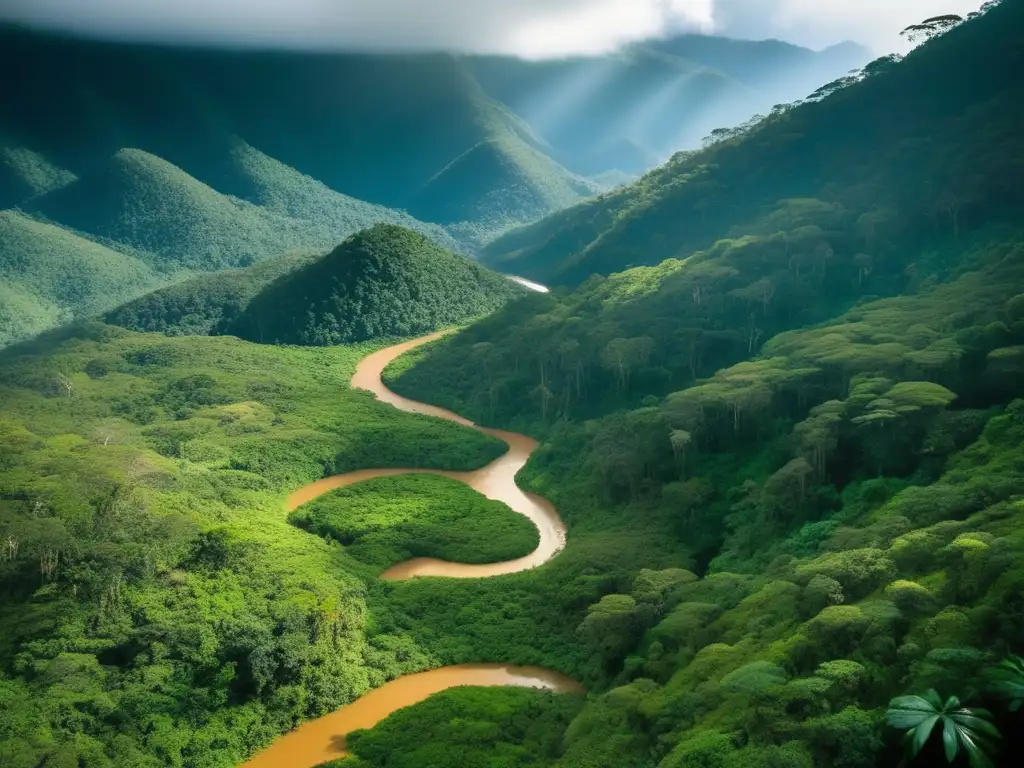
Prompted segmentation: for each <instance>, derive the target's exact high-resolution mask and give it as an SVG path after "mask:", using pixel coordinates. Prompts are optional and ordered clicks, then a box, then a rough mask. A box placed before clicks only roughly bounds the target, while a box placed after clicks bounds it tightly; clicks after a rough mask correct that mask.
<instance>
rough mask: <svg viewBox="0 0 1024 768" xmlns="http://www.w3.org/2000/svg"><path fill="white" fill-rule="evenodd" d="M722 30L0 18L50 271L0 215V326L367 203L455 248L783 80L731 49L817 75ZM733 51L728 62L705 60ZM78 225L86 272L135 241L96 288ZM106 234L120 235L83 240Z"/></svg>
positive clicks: (322, 230)
mask: <svg viewBox="0 0 1024 768" xmlns="http://www.w3.org/2000/svg"><path fill="white" fill-rule="evenodd" d="M697 43H699V45H697ZM665 45H668V43H666V44H665ZM778 45H780V46H782V44H778ZM701 46H704V47H706V49H707V50H706V51H705V50H704V48H702V47H701ZM726 47H727V48H728V49H729V50H733V49H735V50H734V53H730V54H728V55H724V56H723V55H722V53H721V51H719V50H718V49H717V48H716V46H715V44H714V43H710V42H708V41H702V39H701V38H693V39H692V40H690V41H689V42H686V41H685V40H683V39H680V40H678V41H676V44H675V47H674V48H673V50H672V51H669V50H667V49H666V50H654V48H653V47H651V46H646V47H645V46H638V47H637V48H636V49H635V50H629V51H624V52H622V53H621V54H617V55H614V56H607V57H592V58H583V59H575V60H569V61H561V62H525V61H519V60H516V59H510V58H503V57H499V58H489V57H456V56H451V55H440V54H438V55H422V56H368V55H312V54H309V55H305V54H289V53H265V52H240V51H219V52H218V51H206V50H193V49H177V48H161V47H150V46H131V45H119V44H109V43H100V42H95V41H87V40H78V39H72V38H65V37H60V36H54V35H48V34H42V33H37V32H31V31H26V30H23V29H19V28H14V27H9V26H8V27H3V26H0V68H2V69H3V70H4V71H8V72H15V71H17V72H19V73H20V74H19V76H18V77H17V78H12V79H11V82H10V83H8V84H7V87H6V88H5V91H4V98H3V100H2V102H0V209H14V208H17V209H19V213H18V214H17V215H19V216H27V217H30V218H31V219H32V221H31V222H27V220H25V219H19V223H20V224H22V225H23V226H22V227H21V228H24V227H26V226H30V227H31V228H32V229H33V231H34V233H35V234H34V242H35V246H37V247H33V249H32V250H31V251H30V252H31V253H32V254H33V256H32V258H33V260H34V261H35V262H36V263H34V264H33V265H32V270H33V271H34V272H36V273H39V274H44V275H45V274H51V273H52V274H51V277H48V278H47V279H46V280H43V281H35V282H34V283H33V285H31V286H29V285H26V281H25V280H23V279H19V277H18V275H17V274H15V272H16V270H15V269H14V268H13V267H12V263H13V262H12V260H13V259H15V255H14V254H15V253H17V252H18V250H19V249H20V248H22V244H23V241H24V237H23V236H22V235H21V234H19V233H15V232H13V230H12V229H11V228H10V227H7V228H4V229H3V230H2V231H0V294H2V295H3V296H4V297H5V298H4V300H3V302H2V305H0V345H2V344H5V343H9V342H10V341H12V340H15V339H18V338H23V337H24V336H26V335H28V334H31V333H32V332H35V331H38V330H41V329H43V328H47V327H52V326H53V325H54V324H56V323H58V322H60V321H63V320H67V319H69V318H75V317H84V316H88V314H90V313H93V312H95V311H97V310H106V309H110V308H111V307H113V306H116V305H117V304H119V303H122V302H124V301H127V300H130V299H133V298H135V297H136V296H138V295H139V294H141V293H143V292H144V291H145V290H146V289H147V288H150V287H154V286H159V285H161V284H168V283H174V282H178V281H180V280H182V279H187V278H188V277H189V276H190V274H191V273H192V272H206V271H213V270H218V269H223V268H228V267H239V266H245V265H247V264H250V263H254V262H257V261H261V260H263V259H264V258H269V257H275V256H279V255H281V254H282V253H284V252H285V251H288V250H291V249H296V248H298V249H305V248H319V249H324V248H328V247H331V246H333V245H335V244H337V243H338V242H340V241H341V240H343V239H344V238H345V237H347V236H349V235H351V234H353V233H354V232H357V231H359V230H361V229H364V228H366V227H368V226H372V225H373V224H376V223H381V222H384V223H394V224H399V225H401V226H405V227H409V228H411V229H414V230H416V231H419V232H422V233H423V234H425V235H427V236H428V237H430V238H431V239H433V240H434V241H435V242H437V243H438V244H440V245H442V246H444V247H447V248H454V249H456V250H461V251H466V250H469V249H472V248H473V247H475V246H476V245H479V244H481V243H483V242H485V241H486V240H488V239H490V238H491V237H493V236H494V235H495V234H497V233H500V232H502V231H504V230H506V229H508V228H509V227H510V226H513V225H515V224H521V223H524V222H529V221H533V220H536V219H538V218H540V217H542V216H544V215H546V214H549V213H551V212H552V211H555V210H559V209H561V208H564V207H566V206H569V205H572V204H574V203H576V202H579V201H580V200H581V199H584V198H586V197H589V196H590V195H592V194H595V193H596V192H599V191H600V190H601V189H604V188H606V187H607V186H608V184H609V179H611V180H612V183H617V182H618V181H619V180H621V179H622V178H623V177H625V178H629V176H628V175H625V176H624V174H632V173H637V172H640V171H643V170H644V169H646V168H648V167H650V166H651V165H652V164H653V163H654V162H656V161H657V160H658V159H659V158H660V157H663V156H666V155H667V154H668V153H670V152H671V151H672V150H673V149H675V148H676V147H678V146H681V145H683V144H686V143H692V142H693V141H695V140H697V139H699V137H700V136H702V135H704V133H706V132H707V131H708V130H710V129H711V128H712V127H715V126H716V125H720V124H725V123H728V122H729V121H730V120H732V119H734V118H736V117H744V116H746V115H749V114H750V113H752V112H754V111H756V110H758V109H763V108H766V107H767V106H768V105H769V104H770V103H772V101H771V98H772V97H773V96H774V92H773V88H774V87H775V86H774V85H772V84H770V83H767V82H765V81H763V80H762V81H759V82H755V81H752V80H750V79H749V78H748V77H747V75H746V74H745V73H744V71H743V70H744V66H745V65H742V64H741V63H740V62H741V61H744V60H748V59H749V60H763V62H764V64H765V66H764V67H763V68H762V71H763V72H769V71H777V72H778V73H779V75H780V77H781V76H782V75H783V74H785V75H786V77H785V78H784V79H783V80H782V82H783V83H788V84H789V85H787V86H784V87H785V88H786V93H787V97H792V96H795V95H800V94H802V93H803V92H804V91H805V90H806V89H807V88H810V87H811V86H809V85H807V86H805V82H806V81H804V80H802V79H800V78H795V79H794V76H793V72H792V68H788V69H785V68H780V67H778V66H776V63H777V62H776V59H778V56H777V54H776V53H770V52H769V51H768V50H762V44H755V43H746V42H739V41H732V42H731V43H729V44H728V45H727V46H726ZM769 47H770V48H772V49H774V44H773V46H769ZM783 47H784V48H786V49H787V50H788V49H789V48H791V46H788V47H787V46H783ZM676 49H678V50H676ZM859 50H860V49H857V48H856V47H854V48H853V49H852V50H850V51H848V55H844V56H839V57H836V56H835V55H833V54H832V53H830V52H828V51H826V52H823V53H821V54H815V53H813V52H811V51H807V50H805V49H796V48H794V49H793V51H792V52H790V54H791V56H795V57H796V58H801V57H802V58H801V61H800V64H799V65H798V66H797V67H796V68H797V69H798V70H799V71H800V72H801V73H802V74H801V77H802V76H806V77H807V78H808V79H809V80H813V81H815V82H823V81H824V80H825V79H827V78H829V77H832V76H834V75H835V74H838V73H839V72H841V71H845V68H847V67H848V65H849V64H850V62H853V61H855V60H858V59H862V58H863V56H862V55H860V53H859ZM794 52H799V53H798V54H797V53H794ZM690 53H693V56H692V57H691V58H687V56H688V55H689V54H690ZM705 54H706V56H705ZM701 56H705V58H706V59H707V60H708V61H709V62H710V61H714V62H716V63H715V64H713V65H711V66H708V64H707V62H705V61H704V60H703V59H702V58H701ZM732 59H735V60H736V62H737V67H736V73H737V76H736V77H735V78H734V77H732V76H729V75H726V74H723V73H722V72H721V71H719V70H718V69H714V67H717V66H719V65H720V64H721V65H723V66H724V64H723V62H726V61H729V60H732ZM773 82H774V81H773ZM780 87H783V86H780ZM581 88H582V90H581ZM573 93H574V94H576V95H575V96H573V97H572V98H570V95H571V94H573ZM570 103H571V104H572V105H573V106H572V108H571V109H569V110H568V111H566V107H567V106H568V105H569V104H570ZM552 105H554V107H555V110H554V111H552V108H551V107H552ZM694 115H697V116H698V117H693V116H694ZM613 116H618V117H617V118H616V119H612V118H613ZM622 116H629V117H630V119H629V120H628V121H627V122H623V121H622V120H621V119H619V118H621V117H622ZM68 124H73V125H74V126H75V130H74V131H68V130H66V126H67V125H68ZM638 126H639V127H638ZM641 128H642V130H641ZM569 169H571V170H569ZM580 174H596V175H597V176H595V178H593V179H590V178H585V177H584V175H580ZM402 211H408V212H409V213H408V214H406V213H404V212H402ZM414 217H415V218H414ZM425 222H430V223H425ZM47 238H49V239H50V243H49V244H47ZM72 239H74V240H75V242H76V243H79V244H80V245H81V248H80V249H79V250H82V249H84V250H86V251H88V252H89V253H90V254H93V259H94V261H93V262H92V263H90V261H89V259H88V258H85V257H77V258H78V261H79V262H80V263H81V264H83V265H84V264H90V266H89V267H88V268H86V267H85V266H83V267H82V270H81V274H82V275H83V279H86V280H95V278H93V277H90V276H86V275H85V274H84V273H85V272H87V271H88V272H96V273H99V272H102V271H103V268H104V263H105V262H109V261H110V260H111V259H113V258H118V259H121V260H124V261H126V265H127V268H126V278H125V279H123V280H121V281H119V282H105V283H101V285H102V289H103V290H102V291H101V296H102V298H101V299H100V300H99V301H98V302H97V301H90V300H86V299H85V298H75V297H69V296H67V295H66V292H64V293H62V292H60V291H57V290H56V289H54V288H53V287H52V286H51V285H50V283H52V282H53V280H54V279H55V278H54V277H53V275H55V274H56V273H57V272H59V271H60V270H61V269H63V268H62V267H59V266H57V265H56V264H55V262H58V261H59V260H60V258H61V257H60V256H59V254H61V253H64V252H66V250H67V242H68V241H69V240H72ZM82 240H87V241H92V243H91V244H88V245H86V244H83V243H81V241H82ZM109 251H112V252H113V253H114V254H120V255H117V256H114V255H109V254H108V255H106V256H105V257H104V259H99V260H98V261H95V259H96V258H97V257H96V256H95V255H96V254H99V253H104V254H107V252H109ZM23 258H25V252H24V251H23V252H22V253H21V254H20V255H18V256H17V259H19V260H21V259H23ZM83 258H85V260H84V261H83V260H82V259H83ZM127 275H131V276H133V277H131V279H129V278H128V277H127Z"/></svg>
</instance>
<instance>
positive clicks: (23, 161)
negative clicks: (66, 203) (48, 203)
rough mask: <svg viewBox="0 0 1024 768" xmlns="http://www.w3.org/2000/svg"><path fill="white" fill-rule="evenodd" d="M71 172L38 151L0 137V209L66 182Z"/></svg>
mask: <svg viewBox="0 0 1024 768" xmlns="http://www.w3.org/2000/svg"><path fill="white" fill-rule="evenodd" d="M74 180H75V174H73V173H71V171H68V170H65V169H64V168H58V167H57V166H56V165H54V164H53V163H51V162H50V161H48V160H47V159H46V158H45V157H44V156H43V155H41V154H39V153H38V152H33V151H32V150H31V149H28V148H26V147H19V146H10V145H6V144H5V142H3V140H2V139H0V209H3V208H9V207H11V206H14V205H16V204H18V203H20V202H22V201H24V200H29V199H31V198H33V197H35V196H37V195H42V194H45V193H46V192H50V191H52V190H54V189H59V188H60V187H63V186H66V185H67V184H70V183H71V182H72V181H74Z"/></svg>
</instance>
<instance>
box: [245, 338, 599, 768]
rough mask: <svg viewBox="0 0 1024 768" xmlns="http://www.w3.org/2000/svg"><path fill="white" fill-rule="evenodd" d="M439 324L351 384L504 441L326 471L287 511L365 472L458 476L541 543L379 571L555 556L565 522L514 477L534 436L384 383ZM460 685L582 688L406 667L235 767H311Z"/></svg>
mask: <svg viewBox="0 0 1024 768" xmlns="http://www.w3.org/2000/svg"><path fill="white" fill-rule="evenodd" d="M443 334H444V332H443V331H442V332H439V333H432V334H430V335H429V336H423V337H420V338H418V339H413V340H412V341H407V342H405V343H403V344H396V345H395V346H393V347H387V348H385V349H382V350H379V351H378V352H374V353H373V354H371V355H368V356H367V357H365V358H363V360H362V361H360V363H359V365H358V367H357V368H356V373H355V375H354V376H353V377H352V386H353V387H355V388H357V389H364V390H367V391H369V392H372V393H373V394H374V395H376V397H377V399H378V400H381V401H383V402H385V403H388V404H390V405H393V406H394V407H395V408H398V409H399V410H402V411H409V412H411V413H422V414H426V415H429V416H436V417H437V418H440V419H447V420H448V421H454V422H456V423H458V424H462V425H463V426H466V427H470V428H472V429H476V430H479V431H480V432H484V433H485V434H488V435H493V436H494V437H497V438H499V439H501V440H503V441H505V442H506V443H507V444H508V446H509V450H508V452H507V453H505V454H504V455H503V456H500V457H498V458H497V459H495V460H494V461H492V462H491V463H490V464H488V465H487V466H485V467H483V468H481V469H478V470H475V471H473V472H445V471H441V470H425V469H413V468H410V469H361V470H358V471H356V472H347V473H345V474H343V475H335V476H333V477H326V478H324V479H323V480H317V481H316V482H315V483H310V484H309V485H306V486H303V487H302V488H299V489H298V490H296V491H295V492H294V493H292V494H291V495H290V496H289V497H288V501H287V508H288V510H289V511H291V510H294V509H296V508H297V507H300V506H301V505H303V504H305V503H306V502H308V501H311V500H312V499H315V498H316V497H318V496H321V495H323V494H325V493H327V492H328V491H331V490H334V489H335V488H342V487H344V486H346V485H352V484H353V483H358V482H362V481H363V480H370V479H372V478H375V477H389V476H393V475H404V474H431V475H443V476H444V477H451V478H454V479H456V480H461V481H462V482H464V483H466V485H468V486H470V487H471V488H473V489H475V490H476V491H478V492H480V493H482V494H483V495H484V496H486V497H487V498H489V499H494V500H495V501H501V502H504V503H505V504H507V505H508V506H509V507H510V508H511V509H512V510H514V511H515V512H518V513H519V514H521V515H525V516H526V517H528V518H529V519H530V520H532V521H533V523H534V524H535V525H536V526H537V530H538V531H539V532H540V544H539V545H538V546H537V549H535V550H534V551H533V552H531V553H530V554H529V555H526V556H525V557H520V558H518V559H516V560H508V561H506V562H503V563H491V564H486V565H468V564H465V563H451V562H447V561H445V560H436V559H434V558H426V557H420V558H415V559H413V560H407V561H406V562H404V563H399V564H397V565H394V566H392V567H391V568H388V569H387V570H386V571H384V572H383V573H382V574H380V578H382V579H388V580H391V581H401V580H404V579H411V578H414V577H417V576H448V577H455V578H480V577H485V576H499V575H501V574H506V573H515V572H516V571H524V570H527V569H529V568H535V567H537V566H538V565H541V564H542V563H545V562H547V561H548V560H550V559H551V558H552V557H554V556H555V555H556V554H557V553H558V552H559V550H561V549H562V547H564V546H565V526H564V525H563V524H562V521H561V519H560V518H559V517H558V513H557V512H556V511H555V508H554V507H553V506H552V505H551V504H550V502H548V501H547V500H546V499H542V498H541V497H540V496H537V495H536V494H533V493H526V492H525V491H523V490H521V489H520V488H519V486H518V485H516V483H515V476H516V473H517V472H518V471H519V470H520V469H521V468H522V467H523V465H524V464H526V460H527V459H528V458H529V457H530V454H531V453H532V452H533V450H534V449H535V448H536V447H537V441H535V440H533V439H532V438H529V437H527V436H526V435H520V434H517V433H515V432H504V431H502V430H499V429H488V428H486V427H479V426H477V425H476V424H473V422H471V421H469V420H467V419H464V418H462V417H461V416H459V415H458V414H455V413H452V412H451V411H446V410H445V409H443V408H438V407H436V406H433V405H428V404H426V403H420V402H417V401H415V400H409V399H407V398H404V397H402V396H401V395H398V394H396V393H394V392H392V391H391V390H390V389H388V388H387V387H385V386H384V382H383V381H382V380H381V374H382V372H383V371H384V368H386V367H387V365H388V363H390V362H391V361H392V360H394V359H395V358H396V357H398V356H399V355H401V354H403V353H405V352H408V351H409V350H411V349H414V348H415V347H418V346H420V345H421V344H426V343H427V342H429V341H433V340H434V339H437V338H440V337H441V336H442V335H443ZM460 685H516V686H524V687H532V688H546V689H550V690H554V691H560V692H578V693H582V691H583V689H582V688H581V687H580V685H579V684H578V683H577V682H575V681H574V680H572V679H570V678H568V677H566V676H564V675H561V674H558V673H557V672H551V671H550V670H546V669H540V668H537V667H513V666H506V665H501V664H462V665H458V666H453V667H442V668H441V669H432V670H430V671H428V672H419V673H417V674H413V675H405V676H404V677H400V678H398V679H397V680H392V681H391V682H390V683H387V684H385V685H383V686H381V687H380V688H377V689H375V690H373V691H371V692H370V693H367V694H366V695H364V696H362V697H360V698H359V699H356V701H354V702H352V703H351V704H349V705H347V706H344V707H342V708H341V709H339V710H336V711H335V712H332V713H331V714H329V715H325V716H324V717H321V718H319V719H317V720H312V721H310V722H308V723H305V724H303V725H301V726H299V727H298V728H297V729H295V730H294V731H292V732H291V733H287V734H285V735H284V736H282V737H281V738H279V739H278V740H277V741H275V742H274V743H273V744H272V745H271V746H270V747H269V748H268V749H266V750H265V751H263V752H261V753H260V754H259V755H257V756H256V757H254V758H253V759H252V760H250V761H249V762H247V763H245V764H244V765H243V766H242V767H241V768H312V766H315V765H317V764H319V763H322V762H326V761H328V760H334V759H337V758H339V757H342V756H344V755H345V754H346V751H345V736H346V735H347V734H349V733H351V732H352V731H355V730H358V729H360V728H370V727H372V726H374V725H376V724H377V723H379V722H380V721H381V720H383V719H384V718H386V717H387V716H388V715H390V714H391V713H392V712H394V711H396V710H398V709H401V708H402V707H407V706H409V705H410V704H416V703H417V702H420V701H423V700H424V699H426V698H427V697H428V696H430V695H431V694H434V693H437V692H439V691H443V690H445V689H446V688H453V687H455V686H460Z"/></svg>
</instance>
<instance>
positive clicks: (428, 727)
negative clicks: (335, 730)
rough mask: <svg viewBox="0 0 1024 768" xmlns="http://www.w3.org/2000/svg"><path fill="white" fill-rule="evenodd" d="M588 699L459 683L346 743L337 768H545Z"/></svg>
mask: <svg viewBox="0 0 1024 768" xmlns="http://www.w3.org/2000/svg"><path fill="white" fill-rule="evenodd" d="M582 703H583V702H582V699H581V698H580V697H578V696H573V695H568V694H553V693H550V692H547V691H538V690H534V689H531V688H452V689H450V690H447V691H444V692H442V693H439V694H437V695H436V696H432V697H430V698H429V699H428V700H427V701H426V702H424V703H423V704H421V705H418V706H417V707H415V708H414V709H405V710H400V711H399V712H397V713H395V714H394V715H392V716H391V717H389V718H388V719H387V720H385V721H384V723H383V724H382V725H380V726H378V727H377V728H374V729H373V730H369V731H356V732H355V733H353V734H352V735H350V736H349V737H348V739H347V740H346V743H347V746H348V748H349V750H350V751H351V752H352V756H351V757H348V758H344V759H342V760H338V761H335V762H334V763H328V764H327V765H328V766H337V768H384V767H385V766H387V768H423V766H459V768H540V766H545V765H550V764H551V763H552V761H553V760H554V759H556V758H557V757H558V754H559V752H560V751H561V740H562V734H563V733H564V731H565V729H566V727H567V726H568V725H569V722H570V721H571V720H572V718H573V716H574V715H575V714H576V713H577V712H578V711H579V708H580V706H581V705H582Z"/></svg>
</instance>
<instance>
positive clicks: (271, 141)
mask: <svg viewBox="0 0 1024 768" xmlns="http://www.w3.org/2000/svg"><path fill="white" fill-rule="evenodd" d="M15 65H17V66H19V67H20V68H21V70H22V71H25V72H29V73H30V74H29V75H28V76H27V77H26V78H24V79H23V80H21V81H19V82H18V83H14V84H12V87H11V88H10V90H9V93H8V94H7V98H5V101H4V104H3V105H0V133H3V134H4V135H10V136H12V137H15V138H16V139H18V140H21V141H23V142H27V143H28V144H29V145H30V146H32V148H33V149H34V150H35V151H37V152H39V153H41V154H42V155H44V156H45V157H47V158H49V159H50V160H51V162H54V163H56V164H57V165H59V166H61V167H67V168H70V169H71V170H73V171H75V172H76V173H81V172H84V171H86V170H88V169H89V168H90V167H91V166H92V165H94V164H95V162H96V158H97V157H103V156H109V155H110V154H113V153H114V152H116V151H118V150H120V149H122V148H124V147H135V148H138V149H140V150H142V151H144V152H147V153H149V154H151V155H155V156H157V157H160V158H163V159H164V160H166V161H167V162H169V163H171V164H173V165H175V166H177V167H178V168H180V169H182V170H183V171H185V172H186V173H188V174H189V175H191V176H193V177H194V178H196V179H198V180H200V181H202V182H203V183H205V184H207V185H208V186H210V187H212V188H214V189H216V190H217V191H219V192H221V193H224V194H228V195H234V196H237V197H241V198H245V199H249V200H250V201H252V202H256V200H255V199H252V198H249V197H248V196H247V195H246V191H247V190H248V189H250V188H251V183H252V179H251V178H248V174H247V172H246V171H245V169H238V168H237V167H235V168H232V167H231V162H230V161H228V159H227V156H228V155H229V154H230V153H231V152H232V150H233V149H234V148H235V147H236V146H237V144H238V142H239V141H241V142H243V143H245V144H248V145H249V146H250V147H252V148H255V149H256V150H258V151H259V152H261V153H262V154H263V155H264V156H267V157H270V158H273V159H274V160H275V161H277V162H279V163H282V164H283V165H285V166H288V167H289V168H291V169H294V170H296V171H298V172H299V173H300V174H302V175H303V176H309V177H310V178H312V179H315V180H317V181H319V182H321V183H323V184H324V185H326V187H328V188H330V189H331V190H333V191H335V192H338V193H342V194H346V195H351V196H354V197H356V198H358V199H361V200H366V201H368V202H372V203H377V204H380V205H384V206H386V207H389V208H405V207H407V206H408V205H409V203H410V201H411V200H412V198H413V197H414V195H415V194H416V193H417V191H418V190H420V189H421V188H422V186H423V185H424V184H425V183H426V182H427V181H428V180H429V179H430V178H431V177H433V176H434V175H435V174H437V173H439V172H440V171H441V170H442V169H444V168H445V167H446V166H447V165H448V164H449V163H451V162H452V161H453V160H455V159H456V158H457V157H459V156H460V155H461V154H463V153H464V152H466V151H467V150H469V149H470V148H472V147H473V146H475V145H477V144H479V143H480V142H484V141H494V140H501V141H503V142H507V143H511V144H519V145H522V146H524V147H525V146H532V147H534V148H535V149H542V143H541V142H539V141H537V140H536V138H535V137H532V136H531V135H530V132H529V130H528V129H527V128H526V127H525V126H524V125H522V124H521V121H519V120H518V118H515V116H514V115H512V114H511V113H510V112H509V111H508V110H507V108H505V107H503V106H502V105H500V104H498V103H497V102H495V101H494V100H493V99H491V98H490V97H489V96H488V95H487V94H486V93H485V92H484V91H483V90H482V89H481V88H480V86H479V84H478V83H477V82H476V81H475V80H474V78H473V77H472V75H471V74H470V73H469V71H468V70H467V68H466V67H465V65H464V64H463V63H462V62H461V61H459V60H457V59H455V58H454V57H451V56H444V55H432V56H358V55H312V54H286V53H257V52H254V53H243V52H217V51H204V50H192V49H173V48H157V47H144V46H129V45H113V44H107V43H98V42H91V41H82V40H73V39H65V38H59V37H53V36H45V35H37V34H35V33H27V32H23V31H19V30H14V29H10V28H7V29H2V28H0V66H4V67H6V66H15ZM68 72H74V73H75V74H74V77H73V78H70V79H69V78H67V77H66V73H68ZM68 115H74V116H76V117H77V119H78V131H77V132H76V135H75V137H74V138H73V139H71V138H69V137H68V136H66V135H64V134H62V133H61V132H60V131H57V130H55V129H54V125H55V124H56V123H57V122H58V121H59V120H60V119H62V118H63V119H67V116H68ZM544 172H545V173H547V174H551V175H552V177H553V178H557V179H560V180H562V182H564V183H567V184H572V183H573V175H572V174H570V173H569V172H568V171H566V170H565V169H564V168H561V167H560V166H558V165H557V163H554V162H549V163H548V166H547V168H546V169H545V171H544ZM502 181H503V180H502V179H501V178H495V179H492V180H490V185H489V186H487V189H488V190H489V191H491V192H492V194H498V193H500V191H501V183H502ZM484 183H485V184H486V183H487V180H486V179H485V180H484ZM576 197H577V198H578V197H579V196H576ZM545 210H546V211H547V210H551V209H550V207H547V208H545ZM517 220H518V221H523V220H525V218H524V217H523V216H520V217H519V219H517Z"/></svg>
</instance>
